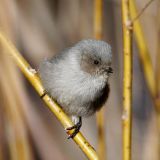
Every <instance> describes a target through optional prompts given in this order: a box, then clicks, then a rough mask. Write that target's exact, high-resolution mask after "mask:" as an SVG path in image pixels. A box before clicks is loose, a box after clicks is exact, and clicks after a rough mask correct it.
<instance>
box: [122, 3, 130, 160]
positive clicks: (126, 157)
mask: <svg viewBox="0 0 160 160" xmlns="http://www.w3.org/2000/svg"><path fill="white" fill-rule="evenodd" d="M122 24H123V52H124V53H123V54H124V59H123V64H124V66H123V67H124V73H123V74H124V75H123V116H122V120H123V160H130V159H131V133H132V107H131V106H132V23H131V19H130V10H129V0H122Z"/></svg>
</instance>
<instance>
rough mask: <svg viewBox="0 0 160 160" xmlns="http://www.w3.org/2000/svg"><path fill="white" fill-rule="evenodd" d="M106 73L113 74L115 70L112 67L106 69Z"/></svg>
mask: <svg viewBox="0 0 160 160" xmlns="http://www.w3.org/2000/svg"><path fill="white" fill-rule="evenodd" d="M105 72H106V73H107V74H110V73H113V69H112V68H111V67H108V68H105Z"/></svg>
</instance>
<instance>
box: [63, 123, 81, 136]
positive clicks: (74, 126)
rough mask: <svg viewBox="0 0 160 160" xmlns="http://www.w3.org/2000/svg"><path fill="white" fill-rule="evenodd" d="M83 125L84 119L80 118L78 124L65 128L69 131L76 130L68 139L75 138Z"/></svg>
mask: <svg viewBox="0 0 160 160" xmlns="http://www.w3.org/2000/svg"><path fill="white" fill-rule="evenodd" d="M81 126H82V121H81V120H80V121H79V122H78V123H77V124H75V125H73V126H72V127H68V128H66V129H65V130H67V131H69V130H72V129H74V132H73V133H72V134H70V135H69V136H68V139H70V138H74V137H75V136H76V134H77V133H78V132H79V130H80V128H81Z"/></svg>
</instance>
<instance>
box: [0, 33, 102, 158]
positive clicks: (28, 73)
mask: <svg viewBox="0 0 160 160" xmlns="http://www.w3.org/2000/svg"><path fill="white" fill-rule="evenodd" d="M0 43H1V45H3V47H4V48H5V49H6V51H7V52H8V54H9V55H10V56H12V58H13V59H14V61H15V63H16V64H17V65H18V67H19V68H20V69H21V71H22V72H23V74H24V75H25V77H26V78H27V79H28V80H29V82H30V83H31V84H32V86H33V87H34V89H35V90H36V91H37V93H38V94H39V95H40V96H41V95H42V94H43V93H44V88H43V86H42V84H41V81H40V78H39V76H38V74H37V72H36V71H35V70H34V69H33V68H31V66H30V65H29V64H28V62H27V61H26V60H25V59H24V58H23V57H22V56H21V54H20V53H19V52H18V50H17V49H16V47H15V46H14V45H13V44H12V43H11V41H10V40H9V39H7V38H6V36H5V35H4V33H2V31H0ZM43 100H44V102H45V103H46V105H47V107H48V108H49V109H50V110H51V112H52V113H53V114H55V116H56V117H57V119H58V120H59V121H60V122H61V124H62V125H63V126H64V128H67V127H70V126H73V123H72V122H71V120H70V118H69V117H68V116H67V115H66V114H65V113H64V112H63V110H62V109H61V107H59V106H58V105H57V104H56V103H55V102H54V101H53V99H52V98H50V97H49V96H48V95H47V94H46V95H45V96H44V98H43ZM72 132H73V131H69V132H68V134H71V133H72ZM73 140H74V141H75V143H76V144H77V145H78V146H79V147H80V148H81V150H82V151H83V152H84V153H85V155H86V156H87V157H88V159H90V160H98V159H99V158H98V156H97V153H96V152H95V150H94V148H93V147H92V146H91V145H90V144H89V143H88V141H87V140H86V139H85V137H84V136H83V135H82V134H81V133H80V132H79V133H78V134H77V135H76V136H75V137H74V139H73Z"/></svg>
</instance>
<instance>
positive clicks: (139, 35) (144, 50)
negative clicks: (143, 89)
mask: <svg viewBox="0 0 160 160" xmlns="http://www.w3.org/2000/svg"><path fill="white" fill-rule="evenodd" d="M130 9H131V17H132V19H135V17H137V15H138V11H137V8H136V4H135V1H134V0H131V3H130ZM133 30H134V35H135V39H136V43H137V45H138V48H139V57H140V60H141V63H142V67H143V71H144V76H145V80H146V83H147V86H148V89H149V92H150V94H151V96H152V99H153V103H154V106H155V110H156V118H157V126H158V130H159V134H160V99H159V98H157V95H158V92H159V91H158V82H159V80H160V79H159V78H158V77H160V76H159V75H160V74H159V73H158V74H157V76H156V78H155V75H154V69H153V65H152V62H151V57H150V53H149V49H148V46H147V43H146V41H145V36H144V33H143V30H142V27H141V24H140V22H139V20H138V19H136V20H135V21H134V22H133ZM159 58H160V57H159ZM159 58H158V56H157V60H158V59H159ZM159 60H160V59H159ZM157 62H158V63H157V64H159V61H157ZM157 67H158V66H157ZM157 71H160V70H159V68H157ZM155 79H157V82H156V81H155ZM157 150H158V152H159V151H160V136H159V146H158V149H157ZM158 156H159V157H160V154H159V155H158Z"/></svg>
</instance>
